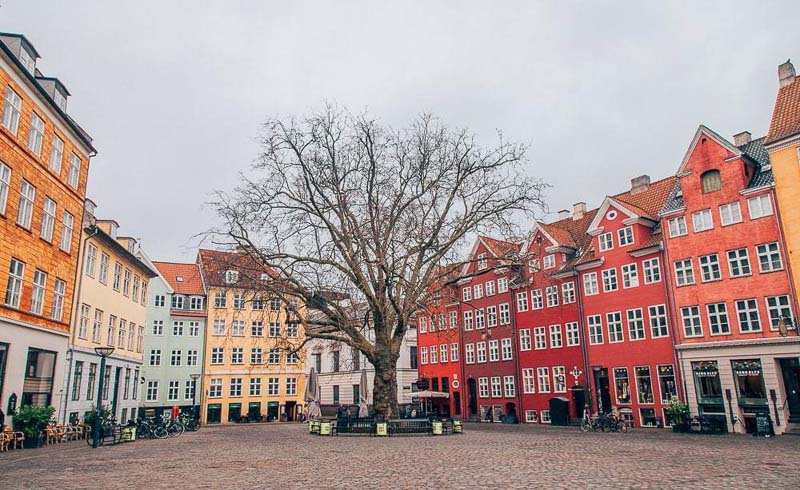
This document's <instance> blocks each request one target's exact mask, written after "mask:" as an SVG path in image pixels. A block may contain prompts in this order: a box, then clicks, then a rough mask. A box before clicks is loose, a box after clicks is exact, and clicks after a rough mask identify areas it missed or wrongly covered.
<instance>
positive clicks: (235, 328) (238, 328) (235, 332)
mask: <svg viewBox="0 0 800 490" xmlns="http://www.w3.org/2000/svg"><path fill="white" fill-rule="evenodd" d="M231 335H232V336H234V337H244V320H234V321H233V323H232V324H231Z"/></svg>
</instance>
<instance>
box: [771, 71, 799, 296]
mask: <svg viewBox="0 0 800 490" xmlns="http://www.w3.org/2000/svg"><path fill="white" fill-rule="evenodd" d="M778 79H779V88H778V97H777V98H776V100H775V108H774V110H773V112H772V120H771V121H770V125H769V131H768V132H767V139H766V140H765V142H764V145H765V147H766V148H767V151H768V152H769V159H770V163H771V165H772V173H773V174H774V176H775V194H776V196H777V200H778V205H777V212H778V213H779V216H780V220H781V226H782V228H783V232H784V235H785V240H786V247H787V248H788V251H789V266H790V268H791V275H792V281H793V283H794V290H795V294H797V292H798V291H800V206H798V203H799V202H800V77H798V76H797V75H796V73H795V70H794V66H793V65H792V63H791V62H789V61H787V62H786V63H784V64H782V65H780V66H779V67H778Z"/></svg>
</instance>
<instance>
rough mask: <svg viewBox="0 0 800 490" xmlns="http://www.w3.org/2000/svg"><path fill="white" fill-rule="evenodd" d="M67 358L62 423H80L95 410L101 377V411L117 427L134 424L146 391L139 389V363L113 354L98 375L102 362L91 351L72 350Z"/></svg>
mask: <svg viewBox="0 0 800 490" xmlns="http://www.w3.org/2000/svg"><path fill="white" fill-rule="evenodd" d="M67 358H68V367H69V369H68V371H67V376H66V378H65V380H64V391H65V393H66V396H65V403H64V404H63V406H62V407H60V408H61V409H60V415H59V419H60V420H61V421H62V422H76V421H81V420H83V419H84V417H85V416H86V415H87V414H88V413H89V412H91V411H92V410H93V409H94V408H96V407H97V395H98V393H97V390H98V389H99V383H100V379H101V376H102V380H103V392H102V393H101V395H102V397H103V401H102V404H103V407H105V408H106V409H108V410H109V411H110V412H111V414H112V415H113V416H114V417H115V418H116V419H117V420H118V421H119V422H120V423H125V422H127V421H130V420H136V417H137V416H138V409H139V405H140V402H141V399H142V398H143V397H144V396H145V393H144V391H145V389H144V388H143V387H142V386H141V379H142V378H141V371H142V364H141V362H138V361H134V360H131V359H127V358H124V357H118V356H114V355H113V354H112V355H111V356H109V357H108V358H107V359H106V366H105V371H104V372H103V373H102V374H101V373H100V361H101V359H100V356H98V355H97V354H95V352H94V351H89V350H86V349H84V348H80V347H75V348H73V349H72V350H71V351H70V352H69V353H68V355H67Z"/></svg>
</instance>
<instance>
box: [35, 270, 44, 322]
mask: <svg viewBox="0 0 800 490" xmlns="http://www.w3.org/2000/svg"><path fill="white" fill-rule="evenodd" d="M46 287H47V274H46V273H45V272H44V271H41V270H39V269H36V270H35V271H34V272H33V289H32V290H31V293H32V294H31V313H33V314H34V315H41V314H42V310H43V309H44V290H45V288H46Z"/></svg>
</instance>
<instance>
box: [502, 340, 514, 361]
mask: <svg viewBox="0 0 800 490" xmlns="http://www.w3.org/2000/svg"><path fill="white" fill-rule="evenodd" d="M500 344H501V346H502V353H503V360H504V361H510V360H511V359H512V352H511V339H510V338H505V339H502V340H501V341H500Z"/></svg>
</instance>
